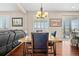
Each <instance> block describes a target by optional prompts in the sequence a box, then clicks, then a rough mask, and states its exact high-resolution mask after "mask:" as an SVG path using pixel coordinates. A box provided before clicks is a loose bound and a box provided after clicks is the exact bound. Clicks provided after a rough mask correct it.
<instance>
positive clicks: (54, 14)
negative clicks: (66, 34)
mask: <svg viewBox="0 0 79 59" xmlns="http://www.w3.org/2000/svg"><path fill="white" fill-rule="evenodd" d="M35 13H36V12H28V13H27V19H28V21H27V22H28V27H27V28H28V32H29V33H30V32H32V23H33V20H35V19H36V18H35ZM48 14H49V19H50V18H55V17H58V18H61V20H62V19H63V17H64V16H66V15H79V12H56V11H55V12H48ZM49 19H48V20H49ZM48 31H49V32H52V31H57V37H58V38H61V37H62V34H63V30H62V26H61V27H49V29H48Z"/></svg>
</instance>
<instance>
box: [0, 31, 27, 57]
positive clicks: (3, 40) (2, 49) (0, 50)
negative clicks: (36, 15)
mask: <svg viewBox="0 0 79 59" xmlns="http://www.w3.org/2000/svg"><path fill="white" fill-rule="evenodd" d="M25 36H26V33H25V32H24V31H23V30H6V31H0V56H4V55H6V54H7V53H9V52H10V51H11V50H13V49H14V48H15V47H16V46H18V45H19V44H20V42H19V41H18V40H19V39H20V38H23V37H25Z"/></svg>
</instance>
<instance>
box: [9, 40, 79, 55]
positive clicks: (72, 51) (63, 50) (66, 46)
mask: <svg viewBox="0 0 79 59" xmlns="http://www.w3.org/2000/svg"><path fill="white" fill-rule="evenodd" d="M10 56H23V44H22V45H21V46H20V47H18V48H17V49H16V50H15V51H13V52H12V53H11V54H10ZM49 56H53V54H51V55H49ZM56 56H79V49H78V48H76V47H71V45H70V41H63V42H59V43H56Z"/></svg>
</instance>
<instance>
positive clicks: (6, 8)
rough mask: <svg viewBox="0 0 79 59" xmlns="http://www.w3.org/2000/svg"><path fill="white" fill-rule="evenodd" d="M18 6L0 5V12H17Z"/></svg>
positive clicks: (13, 4)
mask: <svg viewBox="0 0 79 59" xmlns="http://www.w3.org/2000/svg"><path fill="white" fill-rule="evenodd" d="M16 10H17V6H16V4H15V3H0V11H16Z"/></svg>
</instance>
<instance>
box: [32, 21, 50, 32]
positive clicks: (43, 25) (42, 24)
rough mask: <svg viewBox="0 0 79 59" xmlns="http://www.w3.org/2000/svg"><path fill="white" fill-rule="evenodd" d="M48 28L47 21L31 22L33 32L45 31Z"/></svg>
mask: <svg viewBox="0 0 79 59" xmlns="http://www.w3.org/2000/svg"><path fill="white" fill-rule="evenodd" d="M48 27H49V21H48V20H35V21H34V22H33V30H34V31H36V30H46V29H48Z"/></svg>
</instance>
